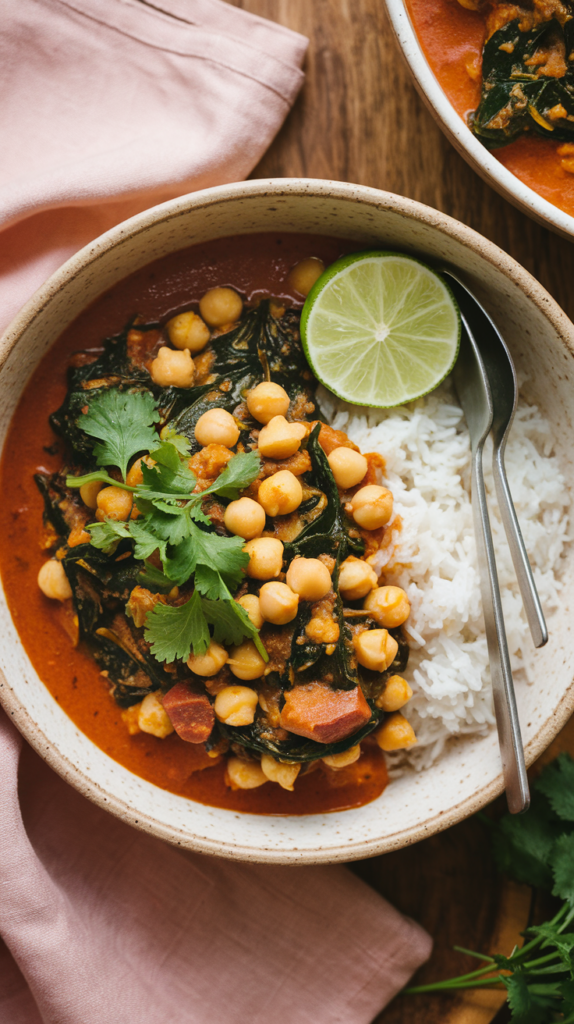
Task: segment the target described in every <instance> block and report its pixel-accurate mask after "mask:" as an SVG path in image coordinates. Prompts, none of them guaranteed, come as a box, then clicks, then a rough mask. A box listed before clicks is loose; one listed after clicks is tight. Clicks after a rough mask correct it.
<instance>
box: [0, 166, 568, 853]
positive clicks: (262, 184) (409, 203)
mask: <svg viewBox="0 0 574 1024" xmlns="http://www.w3.org/2000/svg"><path fill="white" fill-rule="evenodd" d="M254 195H256V196H262V197H269V198H274V197H275V198H278V197H281V196H299V195H301V196H304V195H306V196H309V195H312V196H315V197H317V198H318V199H329V198H332V199H333V198H334V199H337V200H344V201H346V202H349V203H358V204H362V205H366V206H369V207H371V208H373V209H376V210H389V211H393V212H394V213H396V214H399V215H400V216H401V217H404V218H406V219H408V220H414V221H418V222H421V223H424V224H426V225H429V226H431V227H432V228H435V229H436V230H437V231H439V232H441V233H442V234H444V235H445V236H446V237H449V238H452V239H455V240H457V241H458V242H460V243H462V244H463V245H464V246H466V247H467V248H468V249H470V250H472V251H473V252H474V253H476V254H477V255H479V256H480V257H482V258H483V259H484V260H486V261H488V262H489V263H490V264H492V265H493V266H494V267H496V268H497V270H498V271H500V272H501V273H502V274H503V275H504V276H506V277H507V278H508V279H509V280H510V281H512V282H514V283H515V284H516V285H518V286H519V287H520V289H521V290H522V291H523V292H524V293H525V294H526V295H527V296H528V297H529V299H530V300H531V301H533V302H534V303H535V304H536V306H537V307H538V309H539V310H540V311H541V312H542V314H543V315H544V316H545V317H546V318H547V319H548V320H549V321H550V323H551V324H552V326H553V327H554V329H555V330H556V332H557V334H558V336H559V338H560V340H561V342H562V344H563V345H564V347H565V348H566V349H567V350H568V351H569V353H571V354H574V325H572V323H571V322H570V320H569V319H568V318H567V317H566V315H565V314H564V313H563V311H562V310H561V309H560V307H559V306H558V305H557V303H556V302H555V301H554V299H553V298H552V297H551V296H550V295H549V294H548V292H547V291H546V290H545V289H544V288H543V287H542V286H541V285H540V284H539V283H538V282H537V281H536V280H535V278H533V277H532V276H531V275H530V274H529V273H528V272H527V271H526V270H525V269H524V268H523V267H521V266H520V265H519V264H518V263H516V261H515V260H513V259H512V258H511V257H510V256H508V255H507V254H506V253H505V252H503V250H502V249H499V248H498V246H496V245H494V244H493V243H492V242H489V241H488V240H487V239H486V238H484V237H483V236H482V235H479V234H478V233H477V232H476V231H473V230H472V229H471V228H469V227H466V226H465V225H464V224H461V223H460V222H459V221H456V220H454V219H453V218H452V217H448V216H447V215H446V214H443V213H441V212H439V211H437V210H434V209H432V208H430V207H428V206H424V205H422V204H421V203H417V202H415V201H414V200H411V199H406V198H403V197H402V196H397V195H393V194H392V193H389V192H383V191H380V190H378V189H372V188H367V187H366V186H362V185H353V184H348V183H345V182H337V181H328V180H319V179H317V180H315V179H305V178H291V179H289V178H276V179H261V180H255V181H248V182H239V183H232V184H227V185H221V186H218V187H216V188H210V189H204V190H202V191H199V192H195V193H192V194H190V195H187V196H182V197H179V198H178V199H174V200H171V201H169V202H167V203H163V204H161V205H159V206H156V207H153V208H152V209H150V210H146V211H145V212H143V213H141V214H138V215H137V216H135V217H132V218H131V219H130V220H127V221H124V222H123V223H122V224H119V225H118V226H117V227H115V228H112V229H111V230H110V231H108V232H106V233H105V234H104V235H101V236H100V237H99V238H97V239H96V240H95V241H94V242H92V243H90V244H89V245H87V246H86V247H85V248H83V249H81V250H80V251H79V252H78V253H76V254H75V255H74V256H73V257H72V258H71V259H69V260H68V261H67V262H66V263H65V264H64V265H63V266H62V267H61V268H60V269H59V270H58V271H56V273H55V274H53V275H52V276H51V277H50V278H49V279H48V281H46V283H45V284H44V285H43V286H42V287H41V288H40V289H39V290H38V291H37V292H36V293H35V294H34V295H33V296H32V298H31V299H30V301H29V302H28V303H27V304H26V305H25V306H24V307H23V309H22V310H21V311H20V313H19V314H18V316H17V317H16V318H15V319H14V320H13V322H12V323H11V324H10V326H9V327H8V329H7V330H6V332H5V333H4V335H3V336H2V338H1V339H0V369H1V367H2V365H3V364H4V362H5V361H6V359H7V357H8V354H9V353H10V352H11V351H12V350H13V348H14V347H15V346H16V345H17V344H18V341H19V339H20V337H21V335H22V333H23V332H24V330H25V329H27V328H28V327H30V326H31V325H33V323H34V321H35V320H36V319H37V318H39V317H40V316H41V314H42V311H43V309H44V308H45V306H46V304H47V303H48V302H49V300H50V299H51V297H52V296H53V295H54V294H55V293H56V292H57V291H58V290H59V289H60V288H61V287H62V286H63V285H65V284H66V283H67V282H68V281H70V280H72V279H73V278H74V277H76V276H77V275H78V274H79V273H80V271H82V270H83V269H84V268H86V267H87V266H89V265H94V264H95V263H97V261H98V260H99V259H100V258H101V257H102V256H103V254H104V253H106V252H108V250H110V249H112V248H113V247H114V246H115V245H116V244H117V243H118V242H120V241H121V240H123V239H125V238H126V237H132V238H133V237H135V236H137V235H138V234H139V233H140V232H142V231H144V230H145V229H146V228H147V227H148V226H149V225H151V224H153V223H155V222H158V221H163V220H171V219H173V218H176V217H178V216H180V215H183V214H186V213H187V212H188V211H189V210H190V209H200V208H205V207H209V206H211V205H213V204H217V205H221V204H225V203H226V202H230V201H236V200H237V199H241V198H243V197H249V196H254ZM0 701H1V703H2V705H3V706H4V708H5V710H6V712H7V713H8V714H9V715H10V716H11V718H12V720H13V721H14V723H15V725H16V726H17V728H18V729H19V731H20V732H21V733H22V734H23V736H24V737H25V739H26V740H27V741H28V742H29V743H30V745H31V746H32V747H33V748H34V749H35V750H36V751H37V753H38V754H39V755H40V756H41V757H42V758H43V759H44V760H45V761H46V762H47V763H48V764H49V765H50V767H52V768H53V769H54V770H55V771H57V772H58V774H59V775H60V776H61V777H62V778H64V779H65V780H66V781H67V782H69V783H70V784H71V785H73V786H74V787H75V788H76V789H78V790H79V791H80V792H81V793H82V794H83V795H85V796H87V797H89V798H90V799H91V800H93V802H94V803H95V804H97V805H98V806H100V807H102V808H104V809H106V810H108V811H111V812H112V813H113V814H115V815H117V816H118V817H120V818H121V819H122V820H124V821H126V822H128V823H130V824H131V825H134V826H135V827H137V828H139V829H142V830H144V831H146V832H149V833H151V834H153V835H155V836H158V837H159V838H161V839H164V840H167V841H168V842H170V843H172V844H174V845H179V846H183V847H185V848H187V849H192V850H197V851H198V852H200V853H207V854H214V855H219V856H225V857H227V858H229V859H236V860H255V861H259V862H275V863H278V862H280V863H281V862H282V863H308V864H312V863H322V862H325V861H329V862H331V863H332V862H336V861H345V860H349V859H350V858H351V857H352V859H359V858H361V857H369V856H375V855H377V854H378V853H381V852H383V851H388V850H391V849H393V848H399V847H402V846H406V845H409V844H411V843H414V842H417V841H419V840H421V839H424V838H425V837H427V836H429V835H432V834H434V833H436V832H438V831H442V830H443V829H445V828H448V827H449V826H451V825H454V824H455V823H456V822H458V821H460V820H462V819H463V818H465V817H467V816H468V815H470V814H472V813H474V812H475V811H477V810H479V809H480V808H481V807H483V806H484V805H485V804H487V803H489V802H490V801H491V800H493V799H494V798H495V797H497V796H498V795H500V793H501V792H502V790H503V781H502V775H501V774H500V775H498V776H497V777H496V778H495V779H494V780H493V781H492V782H491V783H490V784H488V785H486V786H485V787H484V788H481V789H480V790H478V791H477V792H476V793H475V794H474V795H473V796H472V797H469V798H467V799H465V800H463V801H461V802H459V803H457V804H456V805H455V806H453V807H452V808H450V810H449V811H447V812H441V813H439V814H437V815H434V816H433V817H431V818H430V819H429V820H427V821H425V822H423V823H421V824H418V825H416V826H414V827H412V828H410V829H406V830H405V831H404V832H402V833H400V834H399V835H396V834H395V836H393V837H385V836H381V837H377V838H373V839H369V840H366V841H364V842H363V843H357V845H354V846H353V849H352V851H351V852H349V848H348V846H341V847H338V848H337V847H333V846H331V847H329V849H328V850H322V849H321V848H320V847H319V846H318V847H317V849H316V850H313V851H312V850H306V851H304V852H300V851H293V855H292V856H291V855H289V854H287V853H285V851H273V850H271V849H263V850H262V849H259V850H257V851H255V850H254V849H253V848H252V847H243V846H241V844H234V845H233V846H229V845H225V844H223V843H222V842H220V841H219V840H215V841H210V840H209V838H207V837H203V838H198V839H197V840H196V839H194V838H193V837H190V836H189V834H188V833H184V832H183V830H181V829H178V828H175V827H167V826H165V825H163V824H161V823H159V822H158V821H157V820H156V819H155V818H153V817H151V816H146V815H145V814H141V813H138V814H137V816H136V814H135V813H134V810H133V808H131V807H130V806H129V804H128V803H126V802H124V801H123V800H120V799H117V798H115V797H111V796H110V795H109V794H108V793H106V792H105V790H104V789H103V788H102V787H101V786H100V785H98V783H97V782H95V781H94V780H93V779H92V778H90V777H88V776H87V775H86V774H85V773H84V772H82V771H81V770H80V769H79V768H77V767H76V766H75V765H73V764H72V763H71V762H70V761H69V760H68V758H67V757H66V756H65V754H63V753H62V752H61V751H59V750H58V749H57V748H56V746H55V744H53V743H52V742H51V741H50V740H49V739H48V737H47V736H46V735H45V733H44V732H43V730H42V727H41V726H40V725H39V723H38V722H35V721H34V719H33V717H32V715H31V714H30V713H29V711H28V710H27V708H26V707H25V706H24V704H23V703H22V702H21V701H20V700H19V699H18V698H17V697H16V695H15V694H14V692H13V690H12V688H11V687H10V685H9V683H8V681H7V680H6V678H5V676H4V675H2V674H0ZM573 710H574V681H573V682H572V683H571V685H570V687H569V689H568V691H567V693H566V695H565V697H564V698H563V700H562V701H561V704H560V706H559V707H558V708H557V709H556V711H555V712H554V713H553V714H552V715H551V716H550V717H549V719H548V720H547V721H546V722H545V723H544V726H543V727H542V728H541V729H540V731H539V732H538V733H537V735H536V736H535V738H534V739H533V740H532V741H531V742H530V743H529V744H528V746H527V748H526V759H527V763H528V764H531V763H532V762H533V761H534V760H535V759H536V758H537V757H538V756H539V755H540V754H541V753H542V751H543V750H544V749H545V748H546V747H547V746H548V744H549V743H550V742H551V741H552V739H553V738H554V737H555V736H556V734H557V733H558V732H559V730H560V729H561V728H562V726H563V725H564V724H565V723H566V721H567V720H568V718H569V717H570V715H571V714H572V711H573Z"/></svg>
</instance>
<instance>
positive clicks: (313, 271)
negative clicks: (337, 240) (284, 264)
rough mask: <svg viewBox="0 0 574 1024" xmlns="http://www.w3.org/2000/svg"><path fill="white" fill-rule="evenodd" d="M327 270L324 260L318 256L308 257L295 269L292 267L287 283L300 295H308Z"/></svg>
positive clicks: (296, 265)
mask: <svg viewBox="0 0 574 1024" xmlns="http://www.w3.org/2000/svg"><path fill="white" fill-rule="evenodd" d="M324 270H325V264H324V263H323V260H320V259H318V258H317V257H316V256H308V257H307V259H304V260H299V262H298V263H296V264H295V266H294V267H291V270H290V271H289V274H288V275H287V281H288V283H289V285H290V286H291V288H294V289H295V291H296V292H299V295H308V294H309V292H310V291H311V288H312V287H313V285H314V284H315V282H316V281H318V280H319V278H320V277H321V274H322V273H323V271H324Z"/></svg>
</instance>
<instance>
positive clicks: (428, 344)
mask: <svg viewBox="0 0 574 1024" xmlns="http://www.w3.org/2000/svg"><path fill="white" fill-rule="evenodd" d="M301 339H302V342H303V348H304V350H305V355H306V356H307V359H308V361H309V365H310V366H311V369H312V370H313V373H314V374H315V376H316V377H317V378H318V380H320V381H321V383H322V384H323V385H324V386H325V387H326V388H328V390H329V391H332V392H333V394H335V395H337V397H339V398H342V399H344V400H345V401H346V402H352V403H353V404H354V405H366V406H373V407H375V408H380V409H385V408H391V407H393V406H397V405H404V404H405V402H412V401H414V400H415V399H416V398H421V397H422V396H423V395H426V394H428V393H429V392H430V391H434V389H435V388H437V387H438V385H439V384H440V383H441V382H442V381H443V380H444V379H445V377H447V376H448V374H449V373H450V371H451V370H452V368H453V366H454V364H455V362H456V358H457V355H458V349H459V344H460V313H459V310H458V306H457V304H456V300H455V298H454V296H453V294H452V292H451V290H450V288H449V287H448V285H447V284H446V282H445V281H444V280H443V279H442V277H440V275H439V274H437V273H436V271H434V270H432V269H431V268H430V267H428V266H426V264H425V263H422V262H421V261H420V260H417V259H415V258H414V257H413V256H407V255H405V254H403V253H396V252H386V251H380V250H368V251H367V252H358V253H352V254H351V255H350V256H344V257H343V258H342V259H340V260H337V261H336V262H335V263H333V264H331V266H330V267H328V269H327V270H326V271H325V272H324V273H323V274H322V275H321V277H320V278H319V279H318V281H317V282H316V283H315V284H314V285H313V288H312V289H311V291H310V292H309V295H308V296H307V299H306V301H305V305H304V307H303V313H302V316H301Z"/></svg>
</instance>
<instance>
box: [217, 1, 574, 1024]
mask: <svg viewBox="0 0 574 1024" xmlns="http://www.w3.org/2000/svg"><path fill="white" fill-rule="evenodd" d="M229 2H230V3H233V4H235V6H237V7H242V8H243V9H244V10H247V11H250V12H251V13H252V14H257V15H260V16H261V17H264V18H269V19H271V20H273V21H277V22H279V23H280V24H282V25H285V26H287V27H289V28H292V29H294V30H295V31H297V32H301V33H303V34H304V35H306V36H308V38H309V51H308V56H307V61H306V66H305V72H306V82H305V85H304V88H303V90H302V92H301V94H300V96H299V99H298V100H297V102H296V104H295V107H294V109H293V111H292V112H291V114H290V115H289V117H288V118H287V121H286V123H285V125H284V127H283V129H282V130H281V132H280V133H279V135H278V136H277V138H276V139H275V141H274V143H273V145H272V146H271V147H270V149H269V150H268V152H267V153H266V155H265V156H264V158H263V160H262V161H261V163H260V164H259V166H258V167H256V168H255V170H254V172H253V174H252V177H254V178H264V177H310V178H331V179H335V180H342V181H351V182H357V183H359V184H363V185H371V186H373V187H374V188H382V189H386V190H387V191H389V192H397V193H399V194H401V195H404V196H409V197H410V198H412V199H417V200H419V201H420V202H423V203H427V204H428V205H429V206H434V207H436V208H438V209H439V210H443V211H444V212H445V213H448V214H450V215H451V216H453V217H456V218H458V219H459V220H461V221H463V222H464V223H466V224H469V225H470V226H471V227H473V228H475V229H476V230H477V231H479V232H481V233H482V234H483V235H486V236H487V238H490V239H491V240H492V241H494V242H496V243H497V244H498V245H499V246H500V247H501V248H502V249H504V250H505V251H506V252H508V253H510V255H511V256H513V257H514V258H515V259H516V260H518V261H519V263H522V264H523V266H525V267H526V268H527V269H528V270H529V271H530V272H531V273H532V274H534V276H535V277H537V278H538V280H539V281H540V282H541V283H542V284H543V285H544V287H545V288H547V289H548V291H549V292H550V293H551V294H552V295H553V296H554V297H555V298H556V300H557V301H558V302H559V303H560V305H561V306H562V307H563V308H564V309H565V311H566V313H567V314H568V315H569V316H570V317H571V318H572V317H574V289H572V277H573V274H574V247H573V246H572V244H571V243H570V242H567V241H565V240H564V239H561V238H558V237H557V236H555V235H552V234H551V233H550V232H548V231H547V230H546V229H545V228H543V227H541V226H540V225H538V224H535V223H533V222H532V221H530V220H529V219H528V218H527V217H526V216H525V215H524V214H522V213H520V212H519V211H518V210H515V209H514V208H513V207H512V206H511V205H510V204H509V203H507V202H506V201H505V200H504V199H502V198H501V197H500V196H498V195H497V194H496V193H495V192H493V191H492V189H491V188H490V187H489V186H488V185H487V184H486V183H485V182H483V181H482V180H481V179H480V178H479V177H478V176H477V175H476V174H475V173H474V172H473V171H471V170H470V168H469V167H468V166H467V164H465V162H464V161H463V160H462V158H461V157H460V156H459V155H458V154H457V153H456V152H455V151H454V149H453V148H452V146H451V145H450V143H449V142H448V141H447V140H446V139H445V137H444V136H443V135H442V133H441V131H440V129H439V128H438V127H437V125H436V124H435V123H434V121H433V119H432V118H431V115H430V114H429V113H428V111H427V110H426V108H425V107H424V105H423V103H422V101H421V100H420V99H419V97H418V95H417V93H416V91H415V89H414V86H413V84H412V80H411V76H410V72H409V71H408V69H407V67H406V65H405V63H404V61H403V58H402V55H401V54H400V52H399V51H398V48H397V46H396V43H395V40H394V37H393V33H392V30H391V28H390V25H389V22H388V18H387V15H386V13H385V5H384V2H383V0H229ZM454 2H455V0H453V3H454ZM269 226H270V229H272V227H273V225H272V224H270V225H269ZM561 749H566V750H569V751H570V752H571V753H573V754H574V724H572V725H571V726H567V727H566V729H565V730H564V731H563V733H562V734H561V737H560V738H559V740H557V741H556V743H555V744H553V747H552V748H551V751H550V752H549V755H548V756H555V754H556V753H558V752H559V750H561ZM545 759H546V755H545ZM355 870H356V871H357V872H358V874H360V875H361V876H362V877H363V878H365V879H366V880H367V881H368V882H370V883H371V885H373V886H374V887H375V888H376V889H378V890H379V892H381V893H382V894H383V895H385V896H388V898H389V899H390V901H391V902H392V903H393V904H394V905H395V906H397V907H398V908H399V909H400V910H402V911H404V912H405V913H407V914H410V915H411V916H412V917H414V918H415V919H416V920H417V921H420V922H421V924H423V925H424V926H425V927H426V928H427V929H428V931H429V932H430V933H431V935H432V936H433V938H434V941H435V948H434V952H433V955H432V958H431V960H430V962H429V963H428V964H427V965H426V966H425V967H424V968H423V969H422V970H421V971H420V972H419V974H418V976H417V981H420V982H421V983H422V982H423V981H424V980H428V981H430V980H437V979H439V978H448V977H451V976H452V975H454V974H462V973H464V972H465V971H468V970H472V969H473V968H474V967H476V966H477V962H476V961H472V960H471V959H470V958H469V957H464V956H463V955H462V954H460V953H455V952H453V950H452V947H453V946H454V945H461V946H465V947H467V948H470V949H478V950H480V951H482V952H484V951H487V952H492V951H500V952H505V953H508V952H510V950H511V949H512V946H513V945H514V943H515V942H517V941H519V938H520V931H521V930H522V929H523V928H524V927H525V926H526V924H527V921H528V917H529V912H530V890H529V889H527V888H523V887H519V886H515V885H512V884H510V883H508V882H504V881H502V880H501V879H500V878H499V877H498V875H497V873H496V871H495V869H494V865H493V864H492V860H491V858H490V852H489V845H488V837H487V835H486V832H485V829H484V828H483V827H482V826H481V825H480V824H479V822H478V821H476V820H473V819H471V820H469V821H466V822H463V823H462V824H461V825H457V826H456V827H454V828H452V829H449V830H448V831H447V832H443V833H442V834H440V835H437V836H434V837H433V838H431V839H428V840H426V841H425V842H422V843H419V844H418V845H416V846H413V847H410V848H408V849H405V850H400V851H398V852H397V853H392V854H387V855H386V856H384V857H379V858H376V859H374V860H371V861H363V862H361V863H359V864H357V865H355ZM503 1002H504V993H498V992H490V993H489V992H482V993H479V994H478V993H472V992H468V993H465V994H464V995H459V996H452V997H447V996H445V995H436V996H401V997H399V998H397V999H396V1000H395V1001H394V1002H393V1003H392V1004H391V1005H390V1006H389V1007H388V1008H387V1009H386V1010H385V1011H384V1012H383V1013H382V1014H381V1015H380V1016H379V1017H378V1018H377V1022H378V1024H439V1022H440V1024H487V1022H490V1021H491V1020H492V1019H493V1017H494V1016H495V1015H496V1014H497V1009H498V1007H499V1006H501V1005H502V1003H503ZM505 1013H506V1011H505V1009H503V1010H502V1011H501V1012H500V1014H499V1015H498V1019H497V1024H502V1021H503V1020H504V1019H506V1017H505Z"/></svg>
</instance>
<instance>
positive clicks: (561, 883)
mask: <svg viewBox="0 0 574 1024" xmlns="http://www.w3.org/2000/svg"><path fill="white" fill-rule="evenodd" d="M485 820H487V821H488V822H489V824H490V826H491V828H492V830H493V831H492V841H493V851H494V857H495V860H496V862H497V865H498V867H499V868H500V870H501V871H504V872H505V873H507V874H509V875H511V876H512V877H513V878H515V879H516V881H518V882H523V883H526V884H528V885H532V886H535V887H540V888H542V889H548V890H550V891H551V892H552V895H553V896H556V897H558V898H559V899H561V900H562V901H563V902H562V905H561V907H560V909H559V910H558V912H557V913H556V914H555V915H554V917H553V918H552V919H551V920H550V921H546V922H544V924H541V925H536V926H533V927H530V928H527V929H526V931H525V932H524V933H523V934H524V936H525V939H526V942H525V943H524V945H523V946H521V947H520V948H518V947H516V948H515V949H514V950H513V951H512V953H511V954H510V956H502V955H500V954H496V955H494V956H484V955H482V954H480V953H474V952H472V951H471V950H466V949H461V948H460V947H456V948H457V949H459V951H460V952H463V953H466V954H468V955H470V956H474V957H476V958H477V959H479V960H482V961H483V964H484V966H482V967H479V968H478V969H477V970H475V971H470V972H469V973H468V974H462V975H460V976H459V977H457V978H449V979H447V980H446V981H439V982H434V983H432V984H429V985H418V986H414V987H411V988H407V989H405V991H406V992H409V993H422V992H452V991H456V990H458V989H468V988H505V989H506V991H507V999H508V1006H509V1008H510V1011H511V1020H512V1022H513V1024H553V1022H555V1021H560V1022H561V1024H574V760H572V758H571V757H570V756H569V755H568V754H560V756H559V757H558V758H557V759H556V760H555V761H553V762H552V763H551V764H550V765H548V766H547V767H546V768H544V770H543V771H542V773H541V775H540V778H539V779H538V781H537V782H536V783H535V785H534V787H533V794H532V806H531V808H530V810H529V811H528V812H527V813H526V814H523V815H510V814H506V815H505V816H504V817H503V818H501V820H500V821H499V822H498V823H496V824H492V822H490V819H485Z"/></svg>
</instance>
